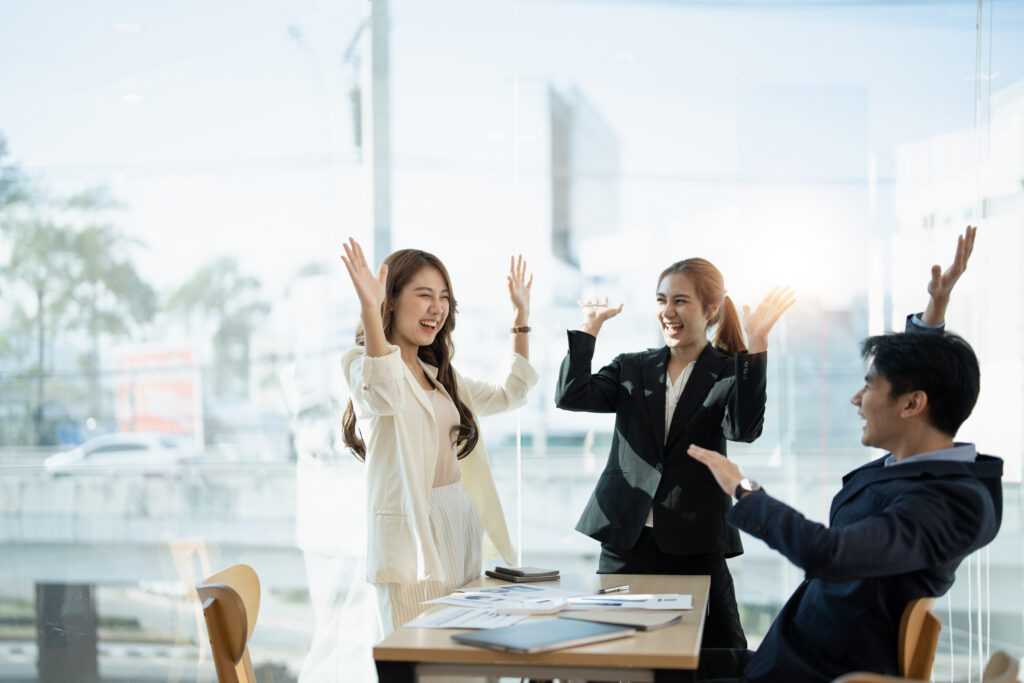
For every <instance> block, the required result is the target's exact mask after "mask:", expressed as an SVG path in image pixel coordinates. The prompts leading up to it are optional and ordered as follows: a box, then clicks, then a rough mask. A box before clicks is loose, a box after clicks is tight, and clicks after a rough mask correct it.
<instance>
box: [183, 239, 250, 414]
mask: <svg viewBox="0 0 1024 683" xmlns="http://www.w3.org/2000/svg"><path fill="white" fill-rule="evenodd" d="M261 287H262V286H261V284H260V281H259V280H258V279H257V278H255V277H253V276H251V275H244V274H243V273H242V272H241V271H240V270H239V267H238V262H237V261H236V260H235V259H233V258H227V257H225V258H220V259H218V260H216V261H214V262H212V263H209V264H207V265H205V266H203V267H202V268H200V269H199V270H198V271H196V273H195V274H194V275H193V276H192V277H191V278H190V279H189V280H188V281H187V282H185V283H184V284H183V285H181V287H179V288H178V289H177V290H176V291H175V292H174V293H173V294H171V296H170V297H169V298H168V300H167V305H166V308H167V310H168V311H169V312H171V313H174V314H178V315H181V316H183V317H184V318H185V319H186V320H187V321H188V324H189V326H190V327H191V326H192V325H194V324H195V323H197V322H206V323H207V324H208V325H210V326H212V327H213V328H214V332H213V349H214V361H215V368H214V372H213V388H214V393H215V394H217V395H221V396H227V395H241V394H242V393H244V386H245V384H246V380H247V377H248V372H249V360H250V359H249V340H250V337H251V336H252V333H253V330H254V329H255V328H256V325H257V324H258V322H259V320H260V319H261V318H263V317H264V316H265V315H266V314H267V313H269V312H270V305H269V304H268V303H267V302H265V301H263V300H262V299H261V298H260V296H259V294H260V289H261ZM197 319H198V320H197Z"/></svg>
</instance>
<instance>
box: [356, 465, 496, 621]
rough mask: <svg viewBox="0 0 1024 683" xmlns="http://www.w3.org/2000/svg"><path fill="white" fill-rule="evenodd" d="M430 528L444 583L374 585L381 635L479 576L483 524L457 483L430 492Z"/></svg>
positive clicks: (471, 502)
mask: <svg viewBox="0 0 1024 683" xmlns="http://www.w3.org/2000/svg"><path fill="white" fill-rule="evenodd" d="M430 529H431V531H432V532H433V534H434V544H435V545H436V546H437V552H438V554H439V555H440V557H441V565H442V566H443V567H444V575H445V580H444V581H420V582H419V583H412V584H405V583H375V584H373V586H374V588H375V589H376V592H377V610H378V612H379V613H380V623H381V629H382V630H383V634H384V635H387V634H389V633H391V632H392V631H394V630H395V629H396V628H398V627H399V626H401V625H402V624H404V623H405V622H407V621H411V620H412V619H415V618H416V617H417V616H419V615H420V614H422V613H423V611H424V610H425V609H427V607H429V605H423V604H421V603H422V602H423V601H424V600H433V599H434V598H440V597H442V596H444V595H448V594H449V593H451V592H452V591H454V590H455V589H456V588H458V587H459V586H462V585H465V584H466V583H468V582H469V581H472V580H473V579H475V578H478V577H479V576H480V567H481V565H482V559H481V550H480V548H481V544H482V543H483V535H484V525H483V523H482V522H481V521H480V515H479V514H478V513H477V511H476V505H474V504H473V499H472V498H470V497H469V494H468V493H466V489H464V488H462V484H461V483H460V482H456V483H454V484H448V485H447V486H438V487H437V488H434V489H431V492H430Z"/></svg>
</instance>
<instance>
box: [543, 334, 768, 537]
mask: <svg viewBox="0 0 1024 683" xmlns="http://www.w3.org/2000/svg"><path fill="white" fill-rule="evenodd" d="M595 342H596V338H595V337H594V336H593V335H590V334H587V333H586V332H579V331H570V332H569V353H568V355H566V357H565V359H564V360H563V361H562V367H561V370H560V372H559V377H558V386H557V388H556V390H555V404H556V405H557V406H558V407H559V408H563V409H565V410H576V411H586V412H594V413H615V431H614V433H613V435H612V445H611V452H610V453H609V454H608V462H607V464H606V465H605V468H604V471H603V472H602V473H601V477H600V479H598V481H597V486H596V488H595V489H594V493H593V494H592V495H591V497H590V501H589V502H588V503H587V506H586V508H584V510H583V514H582V515H581V516H580V520H579V522H578V523H577V524H576V529H577V530H578V531H580V532H582V533H584V534H586V535H588V536H591V537H593V538H595V539H597V540H598V541H601V542H602V543H604V544H606V545H608V546H610V547H612V548H620V549H629V548H632V547H633V546H634V545H636V542H637V539H638V538H639V537H640V532H641V531H642V530H643V527H644V522H645V521H646V520H647V513H648V511H649V510H651V507H652V501H653V509H654V537H655V541H656V542H657V544H658V547H659V548H661V549H662V550H663V551H665V552H669V553H674V554H678V555H696V554H706V553H714V554H720V555H724V556H726V557H732V556H735V555H739V554H740V553H742V552H743V546H742V545H741V543H740V537H739V533H737V531H736V530H735V529H734V528H732V527H730V526H729V525H727V524H726V523H725V513H726V512H727V511H728V510H729V508H730V507H731V506H732V497H731V496H728V495H726V494H725V493H723V492H722V490H721V488H719V486H718V484H716V483H715V480H714V477H713V476H712V475H711V472H710V470H708V468H707V467H705V466H704V465H703V464H701V463H700V462H698V461H696V460H694V459H693V458H691V457H690V456H688V455H687V454H686V449H687V447H688V446H689V445H690V444H691V443H695V444H697V445H699V446H703V447H704V448H710V449H713V450H716V451H718V452H720V453H725V450H726V449H725V442H726V439H729V440H731V441H748V442H749V441H753V440H754V439H756V438H757V437H759V436H760V435H761V427H762V424H763V423H764V407H765V398H766V380H765V370H766V367H767V356H768V354H767V353H754V354H747V353H740V354H737V355H736V356H735V357H733V356H729V355H728V354H726V353H723V352H721V351H719V350H718V349H716V348H714V347H713V346H712V345H711V344H708V345H707V346H706V347H705V348H704V351H703V352H702V353H701V354H700V356H699V357H698V358H697V361H696V363H695V365H694V368H693V372H692V373H691V374H690V378H689V380H688V381H687V383H686V387H685V388H684V389H683V393H682V395H681V396H680V397H679V403H678V404H677V405H676V409H675V413H674V414H673V416H672V421H671V424H670V425H668V439H667V440H666V438H665V429H666V425H665V375H666V372H667V369H668V360H669V349H668V347H667V346H666V347H662V348H660V349H650V350H647V351H641V352H639V353H625V354H622V355H619V356H617V357H616V358H615V359H614V360H613V361H612V362H611V363H609V364H608V365H606V366H605V367H603V368H601V369H600V370H599V371H598V372H597V373H596V374H591V361H592V360H593V356H594V345H595Z"/></svg>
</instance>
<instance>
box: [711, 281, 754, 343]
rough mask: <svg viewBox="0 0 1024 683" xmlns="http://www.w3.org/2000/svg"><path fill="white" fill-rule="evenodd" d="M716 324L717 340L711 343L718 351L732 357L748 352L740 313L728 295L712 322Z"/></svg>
mask: <svg viewBox="0 0 1024 683" xmlns="http://www.w3.org/2000/svg"><path fill="white" fill-rule="evenodd" d="M716 322H717V325H718V327H717V328H716V329H715V338H714V339H713V340H712V342H711V343H712V344H713V345H714V346H715V348H716V349H718V350H719V351H724V352H725V353H727V354H729V355H730V356H735V355H736V354H737V353H739V352H741V351H746V350H747V344H746V342H745V341H744V340H743V326H742V325H741V324H740V316H739V313H737V312H736V306H735V304H733V302H732V299H730V298H729V296H728V295H726V296H725V298H724V299H723V300H722V306H721V308H719V309H718V315H717V316H715V319H714V320H712V323H716Z"/></svg>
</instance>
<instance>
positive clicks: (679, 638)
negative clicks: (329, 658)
mask: <svg viewBox="0 0 1024 683" xmlns="http://www.w3.org/2000/svg"><path fill="white" fill-rule="evenodd" d="M623 583H628V584H629V592H630V593H682V594H688V595H692V596H693V609H691V610H686V611H683V612H671V614H680V615H681V616H682V620H681V621H680V623H678V624H674V625H672V626H666V627H664V628H660V629H656V630H654V631H637V633H636V635H634V636H632V637H629V638H620V639H618V640H609V641H605V642H601V643H594V644H592V645H584V646H581V647H574V648H567V649H564V650H555V651H553V652H541V653H537V654H516V653H512V652H499V651H497V650H487V649H484V648H478V647H471V646H468V645H460V644H458V643H456V642H455V641H453V640H452V639H451V636H452V635H453V634H455V633H465V632H466V631H467V629H450V628H448V629H435V628H410V627H408V626H403V627H401V628H399V629H398V630H396V631H395V632H394V633H392V634H391V635H389V636H388V637H387V638H385V639H384V640H382V641H381V642H380V643H378V644H377V645H376V646H375V647H374V648H373V657H374V659H376V660H379V661H396V662H448V663H453V662H454V663H476V664H538V665H545V664H546V665H552V666H601V667H636V668H648V669H696V668H697V660H698V657H699V654H700V634H701V632H702V630H703V628H704V612H705V603H706V602H707V596H708V587H709V586H710V584H711V580H710V578H709V577H707V576H679V575H666V574H566V575H563V576H562V577H561V579H560V580H559V581H557V582H556V581H545V582H539V583H531V584H529V585H535V586H549V587H554V586H562V587H566V588H571V589H573V590H580V591H584V592H587V593H594V592H596V591H597V589H598V588H602V587H610V586H618V585H621V584H623ZM500 585H509V584H508V583H507V582H505V581H501V580H498V579H491V578H480V579H477V580H476V581H471V582H470V583H468V584H467V586H500ZM444 607H446V605H432V606H431V610H430V611H434V610H438V609H442V608H444ZM547 618H551V615H541V616H531V617H530V619H547Z"/></svg>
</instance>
